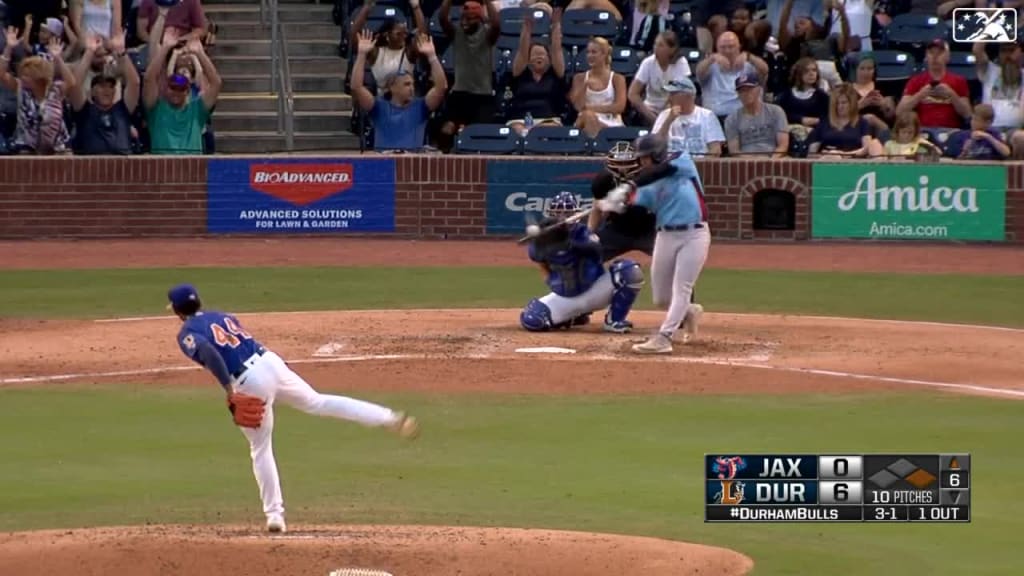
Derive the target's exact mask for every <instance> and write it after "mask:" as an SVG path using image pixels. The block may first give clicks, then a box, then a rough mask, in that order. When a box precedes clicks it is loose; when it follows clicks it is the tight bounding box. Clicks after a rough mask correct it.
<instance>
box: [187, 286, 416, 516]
mask: <svg viewBox="0 0 1024 576" xmlns="http://www.w3.org/2000/svg"><path fill="white" fill-rule="evenodd" d="M167 299H168V300H170V305H169V306H168V308H170V309H172V310H174V313H175V314H177V315H178V317H179V318H180V319H181V321H182V323H183V324H182V327H181V330H180V331H179V332H178V338H177V342H178V347H179V348H181V352H182V353H183V354H184V355H185V356H187V357H188V358H189V359H190V360H192V361H193V362H195V363H197V364H199V365H200V366H202V367H204V368H206V369H207V370H209V371H210V372H211V373H212V374H213V375H214V376H215V377H216V378H217V381H218V382H219V383H220V385H221V387H222V388H224V392H225V393H226V394H227V401H228V407H229V409H231V411H232V414H234V410H235V407H236V406H235V401H236V400H237V396H238V395H239V394H243V395H246V396H254V397H256V398H259V399H262V400H263V401H264V407H265V409H264V412H263V419H262V422H260V423H259V424H258V425H257V427H255V428H253V427H248V426H242V425H241V424H239V429H240V430H241V431H242V433H243V434H245V437H246V438H247V439H248V440H249V448H250V450H249V452H250V455H251V456H252V470H253V474H254V475H255V476H256V483H257V484H258V485H259V489H260V499H261V500H262V501H263V513H264V514H265V515H266V517H267V530H268V531H270V532H284V531H285V522H284V499H283V497H282V495H281V481H280V478H279V476H278V472H277V462H276V461H275V459H274V450H273V447H272V445H271V442H272V438H271V436H272V434H273V432H274V401H275V400H277V399H280V400H281V401H282V402H284V403H285V404H287V405H289V406H291V407H293V408H295V409H296V410H301V411H303V412H306V413H307V414H314V415H317V416H328V417H331V418H338V419H342V420H350V421H352V422H358V423H359V424H362V425H364V426H372V427H382V428H388V429H390V430H392V431H394V432H396V433H397V434H399V435H401V436H403V437H405V438H415V437H416V435H417V434H418V432H419V425H418V424H417V422H416V419H415V418H413V417H411V416H408V415H406V414H405V413H404V412H395V411H393V410H391V409H389V408H385V407H383V406H378V405H377V404H371V403H370V402H364V401H362V400H356V399H354V398H348V397H346V396H333V395H328V394H320V393H319V392H317V391H316V390H314V389H313V387H312V386H310V385H309V384H307V383H306V381H305V380H303V379H302V377H301V376H299V375H298V374H296V373H295V372H293V371H292V369H291V368H289V367H288V365H287V364H285V362H284V360H282V359H281V357H280V356H278V355H277V354H275V353H273V352H272V351H270V350H268V349H267V348H265V347H264V346H263V345H262V344H260V343H259V342H258V341H257V340H256V339H255V338H254V337H253V335H252V334H250V333H249V332H248V331H246V330H245V329H244V328H243V327H242V323H241V322H240V321H239V320H238V318H236V317H235V316H234V315H232V314H227V313H224V312H216V311H212V310H210V311H206V310H202V303H201V301H200V300H199V293H198V292H196V289H195V288H194V287H193V286H191V285H189V284H179V285H177V286H175V287H173V288H171V289H170V291H169V292H168V293H167ZM236 418H237V415H236ZM237 422H239V421H238V420H237V419H236V423H237Z"/></svg>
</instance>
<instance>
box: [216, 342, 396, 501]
mask: <svg viewBox="0 0 1024 576" xmlns="http://www.w3.org/2000/svg"><path fill="white" fill-rule="evenodd" d="M236 390H237V391H238V392H242V393H245V394H249V395H252V396H258V397H260V398H263V399H264V400H266V401H267V406H266V413H265V414H264V416H263V423H262V425H260V427H259V428H243V427H239V429H240V430H241V431H242V433H243V434H245V437H246V438H247V439H248V440H249V452H250V455H251V456H252V472H253V474H254V475H255V476H256V483H257V484H258V485H259V488H260V499H262V500H263V513H264V514H267V515H268V516H269V515H270V514H284V499H283V498H282V496H281V480H280V478H279V477H278V474H277V462H276V461H275V460H274V448H273V442H272V435H273V433H274V402H275V401H276V400H280V401H282V402H284V403H285V404H287V405H288V406H291V407H292V408H295V409H296V410H301V411H303V412H306V413H308V414H315V415H317V416H330V417H332V418H340V419H342V420H351V421H353V422H358V423H360V424H363V425H364V426H389V425H391V424H394V423H396V422H397V420H398V417H397V415H396V414H395V412H394V411H392V410H390V409H388V408H385V407H383V406H378V405H377V404H371V403H370V402H364V401H362V400H355V399H353V398H347V397H345V396H331V395H328V394H320V393H319V392H317V391H316V390H314V389H313V387H312V386H310V385H309V384H307V383H306V381H305V380H303V379H302V377H301V376H299V375H298V374H296V373H295V372H293V371H292V369H291V368H289V367H288V366H287V365H286V364H285V363H284V360H282V359H281V357H280V356H278V355H277V354H275V353H273V352H270V351H269V350H268V351H266V352H264V353H263V356H261V357H258V359H257V360H255V363H254V364H253V365H252V367H251V368H249V369H248V370H246V371H245V373H244V374H242V377H241V378H240V379H239V384H238V386H237V387H236Z"/></svg>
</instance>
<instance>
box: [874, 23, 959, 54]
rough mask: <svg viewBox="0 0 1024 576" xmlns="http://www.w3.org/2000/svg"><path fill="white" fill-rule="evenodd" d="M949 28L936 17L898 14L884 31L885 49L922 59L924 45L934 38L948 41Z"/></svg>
mask: <svg viewBox="0 0 1024 576" xmlns="http://www.w3.org/2000/svg"><path fill="white" fill-rule="evenodd" d="M948 36H949V28H948V27H947V26H946V23H945V22H943V21H942V20H939V18H938V17H937V16H931V15H928V14H900V15H898V16H896V17H895V18H893V20H892V23H891V24H889V26H888V28H886V29H885V43H886V47H887V48H889V49H892V50H902V51H904V52H910V53H912V54H914V55H915V57H916V58H917V60H921V59H922V58H924V51H925V45H926V44H927V43H928V42H931V41H932V40H934V39H936V38H943V39H947V40H948Z"/></svg>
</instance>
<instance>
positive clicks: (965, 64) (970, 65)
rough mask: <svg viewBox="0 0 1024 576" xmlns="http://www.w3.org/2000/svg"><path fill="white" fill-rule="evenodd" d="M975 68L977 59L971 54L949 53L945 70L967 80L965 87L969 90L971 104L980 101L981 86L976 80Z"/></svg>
mask: <svg viewBox="0 0 1024 576" xmlns="http://www.w3.org/2000/svg"><path fill="white" fill-rule="evenodd" d="M977 66H978V59H977V57H975V56H974V54H972V53H971V52H950V53H949V65H948V66H947V67H946V68H947V69H948V70H949V71H950V72H952V73H954V74H959V75H961V76H963V77H964V78H966V79H967V86H968V87H969V88H970V90H971V102H979V101H981V95H982V86H981V80H979V79H978V68H977Z"/></svg>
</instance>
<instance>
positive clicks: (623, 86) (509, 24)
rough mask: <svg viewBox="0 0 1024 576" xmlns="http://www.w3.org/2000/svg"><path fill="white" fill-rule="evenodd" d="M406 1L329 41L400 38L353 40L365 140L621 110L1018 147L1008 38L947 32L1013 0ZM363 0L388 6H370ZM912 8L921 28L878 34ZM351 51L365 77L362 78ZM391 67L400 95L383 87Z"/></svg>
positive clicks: (785, 143)
mask: <svg viewBox="0 0 1024 576" xmlns="http://www.w3.org/2000/svg"><path fill="white" fill-rule="evenodd" d="M348 1H353V0H348ZM354 1H358V0H354ZM405 1H406V0H366V3H365V4H363V5H362V6H359V7H357V8H355V9H353V10H351V11H350V14H349V16H348V17H346V18H342V19H339V23H340V24H341V25H342V26H343V30H344V31H343V34H344V35H346V36H347V38H346V39H345V40H343V42H342V48H343V51H344V50H345V48H346V46H351V47H356V46H359V47H360V52H361V51H362V48H364V47H370V48H371V49H372V50H371V52H370V53H371V54H372V53H373V52H372V51H373V50H378V51H379V50H382V49H383V48H382V47H384V46H386V47H388V48H387V49H388V50H391V51H393V52H394V53H395V54H400V56H397V57H396V56H391V57H389V58H387V59H386V62H388V63H389V64H388V65H386V66H384V65H378V64H377V62H378V61H379V60H378V61H372V60H366V59H365V58H363V59H361V60H360V59H358V58H357V57H356V56H355V53H354V52H355V50H354V49H353V53H352V55H351V56H352V58H353V59H354V60H355V62H354V64H353V68H354V70H353V74H352V76H353V77H354V78H355V79H357V80H358V81H359V82H358V83H359V84H360V86H359V87H358V92H353V95H354V96H356V95H357V93H358V96H357V98H356V100H357V103H358V108H359V109H361V110H362V111H364V112H365V113H366V118H365V120H366V121H364V122H363V123H362V124H361V126H362V136H363V137H364V138H365V139H366V144H367V145H368V146H369V147H371V148H375V149H377V150H379V151H396V150H405V151H411V150H422V149H434V150H439V151H441V152H457V151H459V147H458V145H457V144H456V141H457V139H458V135H459V134H460V133H461V131H463V130H464V129H465V128H466V127H467V126H473V125H478V124H487V125H496V126H502V127H503V129H502V130H499V132H500V133H501V134H509V133H510V132H511V133H514V134H517V135H519V136H521V137H526V138H528V137H529V134H530V132H531V131H532V130H534V129H535V128H537V127H541V126H552V125H554V126H562V127H564V130H563V131H564V132H565V133H567V134H570V135H575V136H577V137H579V138H584V139H586V138H590V139H595V138H598V137H599V136H600V134H601V133H602V132H603V131H605V130H608V129H611V128H615V127H621V126H628V127H636V128H637V129H646V130H653V131H657V132H659V133H662V134H664V135H665V136H666V137H667V138H668V140H669V142H670V145H671V147H672V148H673V149H674V150H686V151H689V152H690V153H691V154H694V155H709V156H719V155H728V156H741V155H762V156H766V157H782V156H787V155H789V156H798V157H804V156H807V155H812V156H818V155H821V156H829V157H834V158H841V157H884V156H910V155H916V154H924V153H928V154H931V153H939V154H944V155H946V156H949V157H955V158H964V159H1004V158H1010V157H1017V158H1024V130H1022V128H1024V114H1022V110H1021V105H1022V99H1024V91H1022V76H1024V75H1022V66H1024V58H1022V50H1021V45H1020V44H1017V43H1004V44H984V43H977V44H973V45H972V44H967V45H964V44H959V43H953V42H952V37H951V35H950V33H949V32H948V30H950V28H951V25H950V24H949V22H948V19H949V18H951V17H952V16H953V9H954V8H958V7H989V6H990V5H991V6H997V5H998V6H1000V7H1003V6H1006V7H1011V8H1015V9H1016V8H1018V7H1020V6H1024V2H1021V1H1016V0H1002V1H999V2H990V1H988V0H948V1H946V2H941V3H937V2H934V1H923V0H754V1H744V0H718V1H711V0H496V1H493V2H487V1H486V0H485V1H482V2H481V1H477V0H464V1H463V0H442V1H440V2H439V3H438V2H437V1H436V0H435V2H433V3H431V1H430V0H411V3H410V4H409V5H405ZM339 2H342V0H339ZM376 2H380V3H381V4H382V5H385V3H386V5H387V6H391V7H394V8H395V10H392V11H391V13H392V14H393V16H391V17H388V18H381V19H380V20H378V21H374V20H373V18H372V17H371V16H373V15H378V16H379V14H380V13H381V12H380V6H377V5H376ZM421 2H422V5H421ZM342 6H347V4H346V3H344V2H343V4H342ZM456 10H457V12H456ZM342 12H344V10H342ZM403 14H409V15H412V17H405V16H403ZM907 15H913V16H907ZM353 20H354V21H353ZM944 20H945V22H944ZM410 21H411V22H412V25H414V26H415V29H413V30H411V31H407V29H406V26H407V24H406V23H407V22H410ZM584 21H586V22H584ZM609 21H610V22H612V23H614V24H615V26H613V27H612V28H611V31H609V28H607V27H605V26H602V25H603V24H607V23H608V22H609ZM911 21H916V22H918V23H921V24H920V26H921V27H922V28H926V27H927V26H933V27H934V30H935V34H934V35H933V36H926V37H919V38H918V39H916V41H914V42H912V43H910V44H909V45H908V44H895V43H893V42H891V39H890V37H889V36H890V34H889V32H890V31H891V30H892V29H894V28H895V27H896V25H898V24H899V23H900V22H911ZM581 22H584V23H585V24H591V25H593V26H592V27H591V28H587V27H586V26H583V27H581V26H580V23H581ZM894 22H895V23H896V24H894ZM936 23H937V24H936ZM375 24H376V26H377V27H376V28H375V27H374V25H375ZM570 25H571V26H572V27H573V29H571V30H570V29H569V26H570ZM367 28H370V29H371V30H370V32H365V30H366V29H367ZM396 29H400V30H401V31H402V33H401V35H399V36H391V35H390V34H392V33H393V31H394V30H396ZM580 30H583V31H584V32H583V33H585V34H586V36H583V37H581V36H579V34H580V33H581V32H580ZM586 30H592V31H593V32H592V33H586V32H585V31H586ZM389 31H390V32H389ZM364 33H365V34H367V35H366V36H365V37H364V36H363V34H364ZM428 36H432V37H433V43H430V44H427V43H426V41H425V40H420V39H421V38H426V37H428ZM361 38H364V39H362V40H360V39H361ZM414 38H415V39H417V40H415V41H413V39H414ZM421 45H427V46H429V49H428V50H426V51H423V52H420V51H418V49H417V46H421ZM435 45H436V46H437V48H436V49H435V48H434V46H435ZM894 51H899V52H901V53H903V54H905V58H907V59H908V61H909V62H911V63H913V66H912V67H911V68H910V73H908V74H907V75H906V76H904V77H903V78H902V79H898V80H899V81H898V82H895V83H894V82H893V81H892V78H889V77H886V78H881V77H880V76H879V74H880V69H881V68H883V67H884V65H888V64H889V63H888V62H887V61H886V62H882V61H880V60H879V56H882V55H883V54H884V55H889V56H891V54H892V53H894ZM951 59H955V61H956V68H955V71H954V70H953V69H951V66H952V64H951ZM367 63H369V64H372V68H368V70H372V75H373V79H375V80H376V82H366V83H365V86H363V84H364V79H365V78H368V77H369V75H368V74H360V72H361V71H362V70H361V69H362V68H363V67H364V66H366V65H367ZM965 63H966V64H965ZM400 67H401V68H402V69H401V70H399V68H400ZM404 73H407V74H408V76H409V77H410V78H409V82H410V83H411V84H410V83H402V84H400V86H401V89H402V90H406V89H409V90H411V91H412V92H413V94H412V95H408V96H407V95H406V94H405V93H404V92H403V93H402V95H401V96H400V97H397V98H396V99H397V100H398V101H399V102H400V104H398V105H397V106H396V105H394V103H392V104H391V105H387V104H384V103H385V102H387V101H388V100H389V99H391V98H393V96H391V95H389V93H392V92H393V90H394V89H393V87H394V86H395V79H394V78H395V76H396V74H404ZM355 83H356V82H355V80H354V82H353V90H356V88H355ZM449 87H450V89H449ZM416 95H423V96H422V97H419V96H416ZM410 110H411V111H410ZM413 120H415V123H416V129H415V130H411V129H410V125H411V124H412V123H413ZM548 132H550V131H548ZM398 135H401V136H402V137H401V138H399V137H398ZM421 135H423V136H422V139H421ZM398 142H401V145H400V146H399V145H396V143H398Z"/></svg>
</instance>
